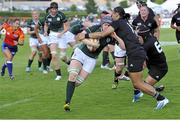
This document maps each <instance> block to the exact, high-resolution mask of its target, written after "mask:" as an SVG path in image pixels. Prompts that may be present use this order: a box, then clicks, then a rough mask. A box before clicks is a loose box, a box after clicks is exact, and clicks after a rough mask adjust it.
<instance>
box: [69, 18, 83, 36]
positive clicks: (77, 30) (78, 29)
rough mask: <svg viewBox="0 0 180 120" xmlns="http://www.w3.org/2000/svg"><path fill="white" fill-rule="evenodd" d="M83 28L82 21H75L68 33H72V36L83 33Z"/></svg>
mask: <svg viewBox="0 0 180 120" xmlns="http://www.w3.org/2000/svg"><path fill="white" fill-rule="evenodd" d="M83 28H84V26H83V25H82V21H80V20H77V21H74V22H72V23H71V24H70V29H69V31H70V32H71V33H73V34H74V35H77V34H78V33H80V32H82V31H83Z"/></svg>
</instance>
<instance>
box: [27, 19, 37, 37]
mask: <svg viewBox="0 0 180 120" xmlns="http://www.w3.org/2000/svg"><path fill="white" fill-rule="evenodd" d="M36 24H39V21H38V22H37V23H35V21H34V20H32V19H31V20H29V21H28V22H27V27H28V28H30V31H34V28H35V25H36ZM30 37H32V38H37V36H36V34H35V33H34V34H31V35H30Z"/></svg>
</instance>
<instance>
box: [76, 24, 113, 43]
mask: <svg viewBox="0 0 180 120" xmlns="http://www.w3.org/2000/svg"><path fill="white" fill-rule="evenodd" d="M113 32H114V28H113V27H111V26H109V27H108V28H107V29H106V30H104V31H102V32H94V33H90V34H84V33H79V34H78V35H77V37H76V40H78V41H81V40H83V39H84V38H94V39H95V38H102V37H106V36H108V35H110V34H111V33H113Z"/></svg>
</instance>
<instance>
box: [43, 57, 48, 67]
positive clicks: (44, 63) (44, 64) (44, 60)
mask: <svg viewBox="0 0 180 120" xmlns="http://www.w3.org/2000/svg"><path fill="white" fill-rule="evenodd" d="M42 61H43V69H44V70H47V62H48V61H47V59H46V58H45V59H42Z"/></svg>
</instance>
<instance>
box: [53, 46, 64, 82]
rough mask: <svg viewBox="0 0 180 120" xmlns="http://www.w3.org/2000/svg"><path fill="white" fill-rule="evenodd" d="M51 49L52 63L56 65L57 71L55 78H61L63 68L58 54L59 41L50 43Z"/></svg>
mask: <svg viewBox="0 0 180 120" xmlns="http://www.w3.org/2000/svg"><path fill="white" fill-rule="evenodd" d="M50 51H51V55H52V59H51V62H52V65H53V66H54V69H55V72H56V78H55V80H60V79H61V69H60V63H59V57H58V55H57V43H51V44H50Z"/></svg>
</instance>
